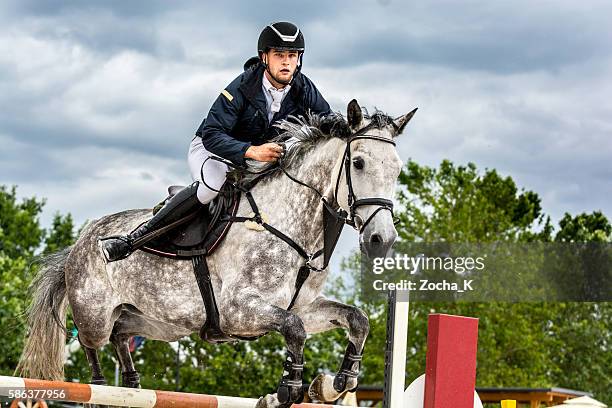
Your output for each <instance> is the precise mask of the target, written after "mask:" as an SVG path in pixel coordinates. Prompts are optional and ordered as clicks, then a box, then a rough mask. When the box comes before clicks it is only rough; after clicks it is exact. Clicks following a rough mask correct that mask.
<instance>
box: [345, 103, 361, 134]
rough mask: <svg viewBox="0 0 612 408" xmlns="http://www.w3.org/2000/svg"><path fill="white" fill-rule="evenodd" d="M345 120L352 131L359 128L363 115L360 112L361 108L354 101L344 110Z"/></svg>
mask: <svg viewBox="0 0 612 408" xmlns="http://www.w3.org/2000/svg"><path fill="white" fill-rule="evenodd" d="M346 118H347V120H348V124H349V126H350V127H351V128H352V129H353V130H357V129H359V128H360V126H361V122H363V113H362V112H361V106H359V103H357V100H356V99H353V100H352V101H350V102H349V104H348V108H347V109H346Z"/></svg>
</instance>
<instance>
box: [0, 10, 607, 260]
mask: <svg viewBox="0 0 612 408" xmlns="http://www.w3.org/2000/svg"><path fill="white" fill-rule="evenodd" d="M611 16H612V5H610V4H609V3H608V2H605V1H593V2H589V4H588V5H586V4H583V3H579V2H571V1H554V2H553V1H541V2H537V3H534V2H528V1H515V2H512V3H504V2H485V1H462V2H457V1H450V0H444V1H442V0H440V1H434V2H421V3H419V2H416V3H415V2H401V1H395V0H385V1H378V2H376V1H372V0H360V1H349V0H340V1H334V2H327V3H324V2H296V3H295V4H288V3H287V2H280V1H276V0H274V1H269V2H266V3H265V5H261V4H258V5H255V4H254V3H251V2H247V1H238V0H230V1H225V2H221V3H219V2H217V3H205V2H200V1H195V0H192V1H180V2H167V1H161V0H160V1H129V2H125V1H91V2H87V3H83V2H81V1H65V0H62V1H59V0H57V1H12V2H2V4H1V5H0V24H2V29H0V104H1V106H2V109H1V110H0V146H2V147H1V148H0V183H2V184H18V185H19V186H20V188H19V190H18V191H19V193H20V194H22V195H32V194H35V195H37V196H39V197H47V198H48V204H47V209H48V210H49V211H50V212H52V211H55V210H61V211H62V212H67V211H69V212H71V213H73V215H74V216H75V218H76V220H77V222H80V221H83V220H85V219H87V218H95V217H98V216H100V215H102V214H106V213H109V212H111V211H118V210H121V209H124V208H128V207H143V206H151V205H153V204H154V203H156V202H157V201H158V200H159V199H160V198H162V197H163V194H164V189H165V187H166V185H167V184H173V183H187V182H189V176H188V171H187V165H186V160H185V158H186V151H187V148H188V145H189V142H190V140H191V137H192V135H193V133H194V131H195V129H196V128H197V126H198V125H199V124H200V121H201V120H202V118H203V117H204V116H205V115H206V113H207V111H208V109H209V107H210V105H211V104H212V102H213V101H214V99H215V98H216V97H217V95H218V94H219V91H220V90H221V89H223V88H224V87H225V85H226V84H227V83H229V82H230V81H231V80H232V79H233V78H234V77H235V76H236V75H237V74H238V73H239V71H240V69H241V67H242V63H243V62H244V61H245V60H246V59H247V58H248V57H250V56H252V55H254V54H255V44H256V40H257V36H258V34H259V31H260V30H261V29H262V28H263V27H264V26H265V25H266V24H268V23H269V22H271V21H275V20H290V21H295V22H296V23H298V24H299V25H300V26H301V27H302V29H303V31H304V33H305V36H306V47H307V53H306V55H305V59H304V63H305V66H304V72H305V73H306V74H307V75H308V76H309V77H310V78H311V79H313V80H314V82H315V83H316V84H317V86H318V87H319V89H320V90H321V91H322V93H323V94H324V95H325V97H326V98H327V99H328V101H329V102H330V103H331V105H332V107H333V108H334V109H335V110H339V111H341V112H344V111H345V110H346V105H347V103H348V101H349V100H350V99H352V98H354V97H355V98H357V99H358V100H359V102H360V103H361V104H362V105H364V106H366V107H368V108H369V109H372V108H374V107H378V108H380V109H382V110H384V111H386V112H388V113H390V114H393V115H400V114H403V113H406V112H407V111H409V110H411V109H412V108H414V107H415V106H418V107H419V108H420V109H419V112H418V114H417V115H416V116H415V118H414V119H413V121H412V122H411V123H410V125H409V126H408V128H407V130H406V134H405V135H403V136H401V139H400V143H399V146H398V148H399V150H400V153H401V154H400V155H401V157H402V159H403V160H404V161H406V160H407V159H408V158H409V157H411V158H413V159H415V160H417V161H418V162H419V163H422V164H427V165H430V166H437V165H438V164H439V162H440V160H442V159H444V158H450V159H451V160H453V161H455V162H457V163H466V162H468V161H472V162H475V163H476V164H477V165H478V166H479V167H480V168H483V169H484V168H485V167H487V168H496V169H498V170H499V171H500V172H501V173H502V174H504V175H509V176H511V177H513V178H514V179H515V181H517V184H518V185H519V186H520V187H524V188H526V189H530V190H534V191H536V192H537V193H538V194H540V196H541V197H542V200H543V206H544V210H545V212H547V213H548V214H552V215H553V216H554V217H555V218H556V219H558V218H559V217H560V216H561V215H562V214H563V213H564V212H566V211H568V212H570V213H577V212H581V211H587V212H590V211H592V210H597V209H601V210H603V211H604V213H606V214H607V215H608V216H612V204H611V203H610V200H609V197H610V196H611V195H612V184H611V183H610V182H609V180H610V179H611V176H612V174H611V173H612V171H611V167H610V165H609V157H612V138H610V134H611V131H612V126H611V125H610V120H609V118H610V117H611V116H612V101H611V100H610V98H609V95H610V94H612V89H611V87H612V85H610V81H609V77H610V72H611V71H612V69H611V68H612V55H611V49H610V47H609V44H610V42H611V40H612V29H610V28H609V24H608V21H609V20H610V17H611ZM49 218H50V216H49ZM346 235H350V234H346ZM353 238H354V237H353ZM353 241H354V242H353ZM353 244H354V245H353ZM355 246H356V238H355V239H352V238H350V237H349V238H345V240H343V241H342V243H341V248H344V249H343V250H342V251H341V252H346V251H347V248H349V247H353V248H354V247H355Z"/></svg>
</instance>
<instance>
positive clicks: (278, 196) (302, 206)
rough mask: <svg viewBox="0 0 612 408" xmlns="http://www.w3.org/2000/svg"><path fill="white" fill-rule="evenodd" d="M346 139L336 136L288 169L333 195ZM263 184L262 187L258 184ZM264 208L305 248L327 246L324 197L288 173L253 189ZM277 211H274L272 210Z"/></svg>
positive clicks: (272, 218)
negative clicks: (324, 240) (321, 197)
mask: <svg viewBox="0 0 612 408" xmlns="http://www.w3.org/2000/svg"><path fill="white" fill-rule="evenodd" d="M341 145H342V142H341V141H340V140H339V139H336V138H332V139H330V140H326V141H322V142H320V143H318V144H317V145H315V146H314V147H313V148H312V149H311V150H310V151H308V152H307V153H306V154H305V155H304V157H303V159H302V160H298V161H297V162H295V163H294V164H293V165H291V166H290V168H288V169H287V172H288V173H289V174H291V175H292V176H293V177H294V178H296V179H297V180H300V181H302V182H303V183H306V184H308V185H310V186H312V187H314V188H316V189H317V190H318V191H319V192H320V193H321V194H323V195H324V196H326V198H329V197H330V195H331V194H332V193H333V186H332V184H334V183H335V178H334V177H333V174H336V172H337V166H336V164H337V162H338V159H339V154H340V153H341V149H342V146H341ZM258 187H259V186H258ZM253 193H254V195H255V198H256V200H257V203H258V205H260V204H259V202H260V201H261V206H260V209H261V210H262V211H263V212H264V213H266V212H267V213H268V216H269V217H270V223H271V224H272V225H273V226H274V227H275V228H277V229H279V230H280V231H282V232H283V233H285V234H287V235H288V236H290V237H291V238H292V239H293V240H295V241H296V242H297V243H298V244H299V245H301V246H302V247H303V248H304V249H306V250H307V251H310V252H314V251H316V250H317V249H319V248H321V247H322V246H323V205H322V204H321V200H320V197H319V196H318V195H317V194H316V193H315V192H314V191H313V190H311V189H309V188H308V187H305V186H302V185H300V184H298V183H296V182H294V181H292V180H290V179H289V177H287V176H285V175H282V174H281V175H278V176H276V177H275V178H274V179H272V180H270V181H269V182H265V183H262V185H261V188H259V189H257V191H254V192H253ZM272 211H273V212H272Z"/></svg>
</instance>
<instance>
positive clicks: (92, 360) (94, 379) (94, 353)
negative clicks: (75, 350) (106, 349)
mask: <svg viewBox="0 0 612 408" xmlns="http://www.w3.org/2000/svg"><path fill="white" fill-rule="evenodd" d="M79 343H81V347H83V350H84V351H85V357H87V361H88V362H89V365H90V366H91V383H92V384H97V385H106V378H104V374H102V367H101V366H100V359H99V358H98V350H96V349H94V348H90V347H87V346H85V345H84V344H83V343H82V342H81V338H80V336H79Z"/></svg>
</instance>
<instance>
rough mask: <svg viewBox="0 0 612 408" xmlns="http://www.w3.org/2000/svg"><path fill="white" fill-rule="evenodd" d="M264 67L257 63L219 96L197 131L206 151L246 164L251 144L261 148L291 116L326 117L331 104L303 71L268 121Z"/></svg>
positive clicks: (294, 80) (329, 111)
mask: <svg viewBox="0 0 612 408" xmlns="http://www.w3.org/2000/svg"><path fill="white" fill-rule="evenodd" d="M263 75H264V67H263V65H262V64H256V65H255V66H253V67H251V68H249V69H248V70H246V71H245V72H243V73H242V74H241V75H239V76H238V77H237V78H236V79H234V80H233V81H232V82H231V83H230V84H229V85H228V86H227V88H225V89H224V90H223V91H222V92H221V94H220V95H219V96H218V97H217V100H216V101H215V102H214V103H213V105H212V107H211V108H210V112H209V113H208V116H207V117H206V118H205V119H204V120H203V121H202V124H201V125H200V127H199V128H198V130H197V131H196V136H199V137H201V138H202V143H203V144H204V147H205V148H206V150H208V151H209V152H211V153H214V154H216V155H217V156H220V157H223V158H225V159H228V160H231V161H232V162H234V163H237V164H244V154H245V153H246V151H247V149H248V148H249V147H250V146H251V145H256V146H257V145H261V144H264V143H266V142H268V141H269V140H271V139H272V138H273V137H274V136H277V135H278V134H279V131H280V130H279V129H277V128H276V127H274V126H272V124H273V123H274V122H277V121H279V120H281V119H286V118H287V117H288V116H289V115H294V116H298V115H306V113H307V112H311V113H315V114H320V115H326V114H329V113H331V110H330V107H329V104H328V103H327V101H326V100H325V99H324V98H323V96H321V94H320V93H319V91H318V90H317V88H316V87H315V85H314V84H313V83H312V81H311V80H310V79H308V78H307V77H306V75H303V74H302V73H301V72H299V73H298V74H297V75H296V76H295V78H294V79H293V81H292V83H291V89H290V90H289V93H288V94H287V95H286V96H285V98H284V99H283V102H282V104H281V107H280V111H279V112H277V113H275V114H274V117H273V118H272V120H271V122H270V123H269V122H268V113H267V108H266V97H265V95H264V91H263V88H262V77H263Z"/></svg>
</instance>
